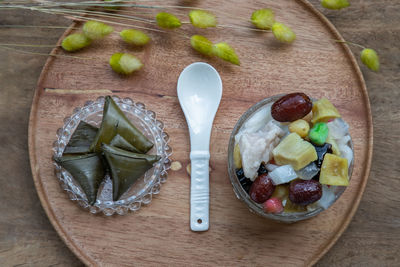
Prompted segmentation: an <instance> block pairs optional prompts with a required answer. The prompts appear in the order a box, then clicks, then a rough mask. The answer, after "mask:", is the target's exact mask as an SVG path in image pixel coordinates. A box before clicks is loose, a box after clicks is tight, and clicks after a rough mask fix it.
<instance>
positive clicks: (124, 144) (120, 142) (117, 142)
mask: <svg viewBox="0 0 400 267" xmlns="http://www.w3.org/2000/svg"><path fill="white" fill-rule="evenodd" d="M110 146H115V147H117V148H120V149H124V150H128V151H130V152H133V153H140V151H139V150H138V149H137V148H136V147H134V146H133V145H131V144H129V142H128V141H126V140H125V138H123V137H122V136H120V135H119V134H117V135H116V136H114V138H113V139H112V140H111V142H110Z"/></svg>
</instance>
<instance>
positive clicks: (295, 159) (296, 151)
mask: <svg viewBox="0 0 400 267" xmlns="http://www.w3.org/2000/svg"><path fill="white" fill-rule="evenodd" d="M272 154H273V155H274V159H275V162H276V163H277V164H278V165H288V164H290V165H292V167H293V169H295V170H296V171H297V170H300V169H302V168H304V167H305V166H307V165H308V164H309V163H310V162H312V161H315V160H317V158H318V156H317V152H316V151H315V148H314V146H313V145H312V144H310V143H309V142H307V141H304V140H303V139H302V138H301V137H300V135H298V134H297V133H291V134H289V135H288V136H286V137H285V139H283V140H282V141H281V142H280V143H279V145H278V146H277V147H276V148H275V149H274V150H273V151H272Z"/></svg>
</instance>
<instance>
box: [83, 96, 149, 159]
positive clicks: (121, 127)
mask: <svg viewBox="0 0 400 267" xmlns="http://www.w3.org/2000/svg"><path fill="white" fill-rule="evenodd" d="M117 134H119V135H120V136H122V137H123V138H124V139H125V140H126V141H128V142H129V143H130V144H131V145H132V146H134V147H135V148H136V149H137V150H138V151H139V152H140V153H146V152H147V151H149V150H150V149H151V148H152V147H153V145H154V144H153V143H152V142H151V141H150V140H149V139H147V137H146V136H144V135H143V134H142V133H141V132H140V131H139V130H138V129H137V128H136V127H135V126H134V125H133V124H132V123H131V122H130V121H129V120H128V118H127V117H126V116H125V114H124V113H123V112H122V111H121V109H120V108H119V107H118V105H117V104H116V103H115V102H114V100H113V99H112V98H111V97H110V96H106V99H105V103H104V110H103V120H102V122H101V127H100V129H99V131H98V132H97V135H96V138H95V140H94V141H93V143H92V145H91V146H90V150H91V151H92V152H96V153H99V152H100V151H101V144H103V143H104V144H110V142H111V140H112V139H113V138H114V137H115V136H116V135H117Z"/></svg>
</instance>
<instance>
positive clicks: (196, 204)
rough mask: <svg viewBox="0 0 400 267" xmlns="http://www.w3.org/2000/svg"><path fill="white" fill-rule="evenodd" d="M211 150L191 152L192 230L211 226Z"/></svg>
mask: <svg viewBox="0 0 400 267" xmlns="http://www.w3.org/2000/svg"><path fill="white" fill-rule="evenodd" d="M209 160H210V152H209V151H192V152H190V161H191V166H192V167H191V185H190V228H191V229H192V231H207V230H208V227H209V203H210V188H209V183H210V182H209V170H208V165H209Z"/></svg>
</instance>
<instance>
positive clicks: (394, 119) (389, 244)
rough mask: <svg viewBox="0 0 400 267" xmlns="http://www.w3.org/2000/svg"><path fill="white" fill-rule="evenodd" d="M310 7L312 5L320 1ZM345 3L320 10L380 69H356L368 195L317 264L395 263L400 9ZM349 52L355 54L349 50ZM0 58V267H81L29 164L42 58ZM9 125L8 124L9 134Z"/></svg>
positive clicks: (43, 34)
mask: <svg viewBox="0 0 400 267" xmlns="http://www.w3.org/2000/svg"><path fill="white" fill-rule="evenodd" d="M311 2H312V3H313V4H314V5H315V6H317V7H318V5H319V4H318V2H319V1H317V0H313V1H311ZM351 3H352V7H350V8H349V9H347V10H343V11H340V12H333V11H327V10H323V9H320V10H321V11H323V13H324V14H325V15H327V16H328V18H329V19H330V20H331V21H332V22H333V23H334V24H335V26H336V27H337V28H338V29H339V31H340V32H341V33H342V34H343V36H344V37H345V39H347V40H351V41H354V42H357V43H361V44H364V45H366V46H368V47H373V48H375V49H376V50H377V51H378V52H379V53H380V56H381V60H382V72H380V73H378V74H375V73H371V72H370V71H368V70H366V69H365V68H364V67H362V70H363V72H364V77H365V79H366V82H367V85H368V89H369V94H370V99H371V103H372V111H373V115H374V127H375V131H374V136H375V140H374V158H373V164H372V171H371V176H370V179H369V183H368V185H367V189H366V193H365V194H364V197H363V199H362V201H361V204H360V207H359V209H358V211H357V213H356V216H355V217H354V219H353V220H352V222H351V224H350V226H349V228H348V229H347V231H346V232H345V233H344V235H343V236H342V237H341V238H340V239H339V241H338V242H337V243H336V245H335V246H334V247H333V248H332V249H331V250H330V251H329V252H328V253H327V254H326V255H325V256H324V257H323V258H322V259H321V260H320V262H319V263H318V264H317V265H318V266H398V265H399V263H400V257H399V255H398V247H399V246H400V215H399V213H398V205H399V204H400V203H399V198H398V196H397V192H398V190H400V180H399V179H397V178H398V177H400V170H399V168H398V166H399V163H400V162H399V158H398V157H397V158H396V157H394V156H393V155H396V153H397V152H396V151H398V150H399V149H400V143H399V142H398V138H399V137H400V127H399V123H400V116H399V109H398V105H399V100H398V99H399V90H398V85H399V79H398V73H399V70H400V65H399V62H400V50H399V49H400V47H399V46H398V41H399V40H400V28H399V27H398V25H399V22H400V18H399V17H398V14H399V12H400V6H399V4H398V2H397V1H395V0H389V1H363V0H353V1H352V2H351ZM3 15H4V16H3ZM0 23H1V24H24V23H30V24H33V25H40V24H42V25H45V24H59V25H68V21H66V20H59V19H56V18H55V17H52V16H43V15H41V16H38V14H37V13H32V12H11V11H8V12H4V11H3V13H2V16H1V17H0ZM61 33H62V30H52V31H49V30H35V31H32V30H24V31H23V30H15V29H1V30H0V38H1V41H3V42H5V41H13V42H15V43H27V42H28V43H39V42H40V43H43V44H46V43H54V42H55V40H56V39H58V36H59V35H60V34H61ZM353 52H354V53H358V52H359V51H358V49H353ZM0 55H1V56H2V60H1V61H0V88H2V90H1V91H0V94H1V98H0V103H1V104H0V108H1V112H0V114H1V116H2V120H1V122H0V125H1V126H2V128H3V129H9V130H6V131H2V132H1V133H0V134H1V137H2V140H10V141H9V142H5V143H4V144H3V145H2V149H1V150H0V154H1V156H2V158H3V159H4V160H5V164H2V166H1V167H0V169H1V175H0V182H1V183H2V184H3V185H4V186H2V187H0V213H1V214H2V216H0V263H1V265H2V266H14V265H22V266H50V265H57V266H79V265H81V264H80V263H79V261H78V260H77V259H76V258H75V256H74V255H73V254H72V253H70V251H69V250H68V249H67V248H66V247H65V245H64V244H63V243H62V241H61V240H60V239H59V238H58V236H57V234H56V233H55V231H54V230H53V228H52V226H51V225H50V224H49V222H48V219H47V218H46V216H45V214H44V213H43V210H42V208H41V207H40V204H39V202H38V198H37V196H36V191H35V188H34V187H33V184H32V177H31V173H30V168H29V165H28V163H27V160H28V155H27V135H26V133H27V128H28V127H27V121H28V110H29V107H30V105H31V99H32V93H33V90H32V89H33V88H34V84H35V82H36V80H37V78H38V76H39V74H40V71H41V69H42V66H43V64H44V62H45V58H41V57H34V58H32V57H31V56H27V55H16V54H15V53H9V52H4V51H2V50H0ZM20 73H23V74H24V75H23V76H21V75H20ZM10 103H12V107H11V108H10V107H9V104H10ZM80 104H81V103H80ZM249 105H250V103H249ZM6 107H9V108H6ZM71 110H72V107H71ZM11 124H12V125H13V127H12V128H11V129H10V128H9V125H11ZM387 129H390V130H389V131H388V130H387ZM11 136H12V139H11ZM24 162H25V163H24ZM11 177H12V178H14V182H13V183H9V182H8V181H9V179H10V178H11ZM170 181H171V180H170ZM170 181H169V182H170ZM169 182H168V183H169ZM10 192H13V193H10ZM154 203H156V202H154ZM150 207H151V206H150ZM150 207H149V208H150ZM265 265H268V263H265Z"/></svg>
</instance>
